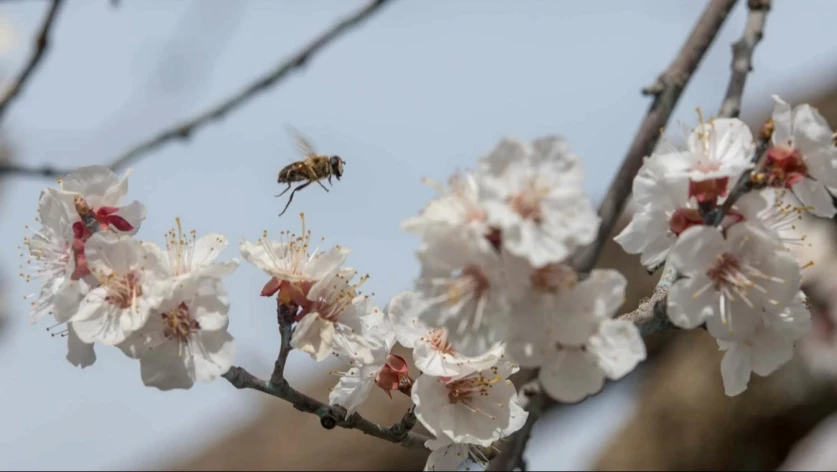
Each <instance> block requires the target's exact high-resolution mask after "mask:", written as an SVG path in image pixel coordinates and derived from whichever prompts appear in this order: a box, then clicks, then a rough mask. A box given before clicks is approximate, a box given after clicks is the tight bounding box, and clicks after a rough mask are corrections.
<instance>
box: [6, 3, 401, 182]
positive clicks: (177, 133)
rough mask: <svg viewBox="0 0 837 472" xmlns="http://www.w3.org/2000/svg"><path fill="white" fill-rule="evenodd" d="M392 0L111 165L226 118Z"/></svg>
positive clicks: (51, 173)
mask: <svg viewBox="0 0 837 472" xmlns="http://www.w3.org/2000/svg"><path fill="white" fill-rule="evenodd" d="M58 1H60V0H58ZM390 1H392V0H373V1H371V2H369V4H367V5H366V6H365V7H363V8H361V9H360V10H358V11H357V12H355V13H353V14H351V15H349V16H347V17H346V18H344V19H343V20H341V21H339V22H338V23H337V24H335V25H334V26H332V27H331V28H330V29H329V30H327V31H326V32H324V33H322V34H321V35H320V36H319V37H317V38H315V39H314V40H313V41H311V42H310V43H308V44H307V45H306V46H305V47H303V48H302V49H301V50H300V51H298V52H297V53H296V54H294V55H293V56H291V57H290V58H289V59H287V60H285V61H282V63H280V64H279V65H277V66H276V68H274V69H273V70H271V71H270V72H268V73H267V74H265V75H263V76H262V77H260V78H258V79H256V80H255V81H254V82H252V83H251V84H249V85H247V86H246V87H244V89H242V90H241V91H239V92H237V93H235V94H234V95H232V96H231V97H229V98H227V99H225V100H223V101H222V102H220V103H218V104H217V105H215V106H213V107H211V108H209V109H207V110H206V111H204V112H202V113H199V114H198V115H196V116H194V117H192V118H189V119H187V120H185V121H183V122H181V123H180V124H178V125H176V126H173V127H171V128H167V129H165V130H163V131H161V132H159V133H158V134H157V135H156V136H153V137H151V138H149V139H147V140H146V141H144V142H142V143H140V144H138V145H136V146H134V147H133V148H131V149H130V150H128V151H127V152H125V153H123V154H122V155H120V156H118V157H117V158H116V159H114V161H113V162H112V163H111V164H109V167H110V168H111V169H113V170H117V169H119V168H124V167H125V166H127V165H128V164H129V163H131V162H133V161H134V160H136V159H137V158H139V157H140V156H142V155H144V154H147V153H149V152H151V151H154V150H156V149H157V148H159V147H161V146H163V145H164V144H166V143H168V142H169V141H174V140H180V139H188V138H189V137H191V136H192V134H193V133H194V132H195V131H197V130H198V129H200V128H201V127H203V126H204V125H207V124H209V123H211V122H213V121H216V120H219V119H221V118H223V117H224V116H225V115H226V114H227V113H229V112H231V111H233V110H234V109H236V108H238V107H240V106H241V105H243V104H245V103H247V102H248V101H250V100H251V99H252V98H253V97H255V96H257V95H258V94H259V93H261V92H264V91H266V90H268V89H269V88H270V87H271V86H274V85H276V84H277V83H279V82H281V81H282V80H283V79H285V78H286V77H288V75H289V74H290V73H291V72H294V71H295V70H297V69H299V68H301V67H303V66H304V65H305V64H307V63H308V62H309V61H310V60H311V59H312V58H313V57H314V55H315V54H317V53H318V52H320V50H321V49H323V48H324V47H325V46H327V45H328V44H329V43H331V42H332V41H334V40H335V39H337V38H338V37H339V36H340V35H342V34H343V33H346V32H348V31H349V30H351V29H352V28H353V27H355V26H358V25H359V24H360V23H362V22H363V21H364V20H366V19H368V18H369V17H371V16H372V14H373V13H375V12H376V11H378V10H379V9H380V8H381V7H383V6H384V5H385V4H387V3H388V2H390ZM69 172H70V170H67V169H56V168H54V167H52V166H44V167H40V168H26V167H20V166H15V165H11V164H0V175H3V174H19V175H30V176H45V177H57V176H62V175H66V174H68V173H69Z"/></svg>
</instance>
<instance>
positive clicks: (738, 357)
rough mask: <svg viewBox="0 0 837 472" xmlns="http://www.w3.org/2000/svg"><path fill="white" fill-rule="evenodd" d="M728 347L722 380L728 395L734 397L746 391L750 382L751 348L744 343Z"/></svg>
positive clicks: (722, 365) (732, 344) (722, 363)
mask: <svg viewBox="0 0 837 472" xmlns="http://www.w3.org/2000/svg"><path fill="white" fill-rule="evenodd" d="M719 344H720V341H719ZM728 346H729V348H728V349H727V352H725V353H724V358H723V359H722V360H721V378H722V379H723V380H724V392H725V393H726V395H727V396H728V397H734V396H736V395H738V394H740V393H741V392H743V391H744V390H746V389H747V384H748V383H749V382H750V348H749V347H747V346H746V345H745V344H743V343H729V345H728Z"/></svg>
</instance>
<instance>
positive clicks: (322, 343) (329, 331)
mask: <svg viewBox="0 0 837 472" xmlns="http://www.w3.org/2000/svg"><path fill="white" fill-rule="evenodd" d="M335 336H336V330H335V328H334V323H332V322H330V321H326V320H324V319H322V318H320V317H319V316H317V314H316V313H309V314H307V315H305V316H304V317H303V318H302V320H300V321H299V323H297V325H296V328H295V329H294V333H293V336H292V337H291V347H293V348H294V349H299V350H300V351H302V352H306V353H308V355H310V356H311V357H312V358H313V359H314V360H316V361H321V360H323V359H325V358H326V357H328V355H329V354H331V351H332V343H333V342H334V338H335Z"/></svg>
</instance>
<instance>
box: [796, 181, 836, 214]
mask: <svg viewBox="0 0 837 472" xmlns="http://www.w3.org/2000/svg"><path fill="white" fill-rule="evenodd" d="M793 193H794V194H796V196H797V198H799V200H800V201H801V202H802V203H803V204H805V205H806V206H810V207H811V208H810V210H809V211H810V212H811V213H813V214H814V215H816V216H820V217H823V218H831V217H833V216H834V214H835V213H837V208H834V202H833V201H832V199H831V193H830V192H829V191H828V188H826V186H825V184H823V183H822V182H818V181H815V180H811V179H808V178H805V179H802V180H800V181H799V182H797V183H796V184H795V185H794V186H793Z"/></svg>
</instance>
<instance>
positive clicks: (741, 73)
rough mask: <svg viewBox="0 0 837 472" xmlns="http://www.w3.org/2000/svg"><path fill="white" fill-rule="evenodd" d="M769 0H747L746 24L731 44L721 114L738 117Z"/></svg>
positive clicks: (761, 33)
mask: <svg viewBox="0 0 837 472" xmlns="http://www.w3.org/2000/svg"><path fill="white" fill-rule="evenodd" d="M770 1H771V0H748V1H747V8H748V9H749V14H748V15H747V25H746V26H745V27H744V34H743V35H742V36H741V39H739V40H738V41H736V42H735V43H733V45H732V76H731V77H730V79H729V85H728V86H727V93H726V95H725V96H724V102H723V104H722V105H721V113H720V115H721V116H725V117H731V118H733V117H738V114H739V113H741V97H742V95H743V94H744V84H745V83H746V82H747V74H749V73H750V71H752V70H753V52H754V51H755V49H756V45H757V44H758V43H759V41H761V38H762V36H764V25H765V23H767V13H768V12H769V11H770Z"/></svg>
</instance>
